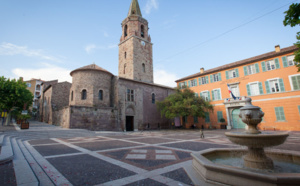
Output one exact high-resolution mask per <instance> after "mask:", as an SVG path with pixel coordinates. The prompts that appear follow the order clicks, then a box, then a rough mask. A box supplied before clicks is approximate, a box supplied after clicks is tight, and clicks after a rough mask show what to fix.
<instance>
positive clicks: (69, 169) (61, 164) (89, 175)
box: [47, 154, 135, 185]
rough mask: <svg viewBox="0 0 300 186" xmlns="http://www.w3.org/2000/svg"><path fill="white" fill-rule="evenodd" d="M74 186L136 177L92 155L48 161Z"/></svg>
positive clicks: (50, 159)
mask: <svg viewBox="0 0 300 186" xmlns="http://www.w3.org/2000/svg"><path fill="white" fill-rule="evenodd" d="M47 160H48V161H49V162H50V163H51V164H52V165H53V166H54V167H55V168H56V169H57V170H58V171H59V172H60V173H61V174H62V175H63V176H64V177H66V178H67V179H68V180H69V181H70V182H71V183H72V184H73V185H95V184H101V183H105V182H108V181H112V180H116V179H121V178H125V177H128V176H132V175H135V173H134V172H132V171H129V170H126V169H124V168H121V167H119V166H116V165H114V164H111V163H108V162H106V161H103V160H101V159H98V158H95V157H93V156H90V155H86V154H85V155H76V156H68V157H59V158H49V159H47Z"/></svg>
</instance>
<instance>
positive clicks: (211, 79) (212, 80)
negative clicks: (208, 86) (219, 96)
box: [210, 75, 214, 83]
mask: <svg viewBox="0 0 300 186" xmlns="http://www.w3.org/2000/svg"><path fill="white" fill-rule="evenodd" d="M210 82H211V83H213V82H214V79H213V76H212V75H210Z"/></svg>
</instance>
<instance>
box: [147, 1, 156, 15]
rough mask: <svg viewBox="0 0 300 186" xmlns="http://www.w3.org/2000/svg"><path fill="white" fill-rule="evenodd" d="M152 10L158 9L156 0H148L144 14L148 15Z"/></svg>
mask: <svg viewBox="0 0 300 186" xmlns="http://www.w3.org/2000/svg"><path fill="white" fill-rule="evenodd" d="M152 9H155V10H157V9H158V1H157V0H148V1H147V3H146V6H145V8H144V10H145V12H146V14H150V13H151V11H152Z"/></svg>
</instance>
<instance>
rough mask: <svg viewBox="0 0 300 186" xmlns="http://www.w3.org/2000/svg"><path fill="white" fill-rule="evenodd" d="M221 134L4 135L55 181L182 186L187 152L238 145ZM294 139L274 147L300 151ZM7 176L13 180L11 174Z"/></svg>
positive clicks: (37, 126)
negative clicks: (17, 141)
mask: <svg viewBox="0 0 300 186" xmlns="http://www.w3.org/2000/svg"><path fill="white" fill-rule="evenodd" d="M224 132H226V131H225V130H211V131H204V135H205V138H204V139H202V138H200V136H199V132H198V130H160V131H143V132H126V133H124V132H95V131H87V130H81V129H73V130H70V129H62V128H60V127H56V126H51V125H47V124H45V123H40V122H31V124H30V129H29V130H16V131H8V132H4V133H5V134H6V135H9V136H15V137H18V138H20V139H22V140H24V144H25V145H26V146H27V148H28V150H29V151H30V153H31V154H32V156H33V157H34V158H35V159H36V160H37V162H38V163H39V165H40V166H41V167H42V169H43V170H44V171H45V172H46V173H47V175H48V176H49V177H50V178H51V180H52V182H53V183H54V184H55V185H155V186H159V185H180V186H183V185H193V183H192V181H191V179H190V178H189V177H188V175H187V174H186V172H185V170H184V169H183V167H184V166H185V165H186V164H191V159H192V158H191V156H190V153H191V152H194V151H200V150H204V149H208V148H230V147H236V148H240V147H239V146H236V145H233V144H232V143H231V142H230V141H229V140H228V139H227V138H226V137H225V135H224ZM0 134H1V133H0ZM299 142H300V133H299V132H291V133H290V137H289V138H288V140H287V142H286V143H285V144H284V145H280V146H278V147H277V148H278V149H283V150H285V149H287V150H294V151H300V146H299V145H298V144H299ZM1 166H3V165H0V171H1V170H2V169H1ZM6 166H9V165H6ZM0 174H2V173H1V172H0ZM11 175H12V173H11ZM6 180H9V181H10V182H12V185H14V184H15V183H14V179H13V178H7V179H6Z"/></svg>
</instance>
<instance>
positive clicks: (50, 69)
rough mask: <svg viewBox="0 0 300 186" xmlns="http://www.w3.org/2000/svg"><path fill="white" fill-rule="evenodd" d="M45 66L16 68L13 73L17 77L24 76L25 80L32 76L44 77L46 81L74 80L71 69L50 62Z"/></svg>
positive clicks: (44, 64)
mask: <svg viewBox="0 0 300 186" xmlns="http://www.w3.org/2000/svg"><path fill="white" fill-rule="evenodd" d="M42 65H43V66H44V67H42V68H27V69H20V68H15V69H13V70H12V73H13V74H14V75H15V76H16V77H23V79H24V80H30V79H31V78H37V79H42V80H45V81H50V80H56V79H58V81H59V82H62V81H68V82H72V77H71V76H70V72H71V71H70V70H68V69H65V68H62V67H59V66H55V65H51V64H48V63H43V64H42Z"/></svg>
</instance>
